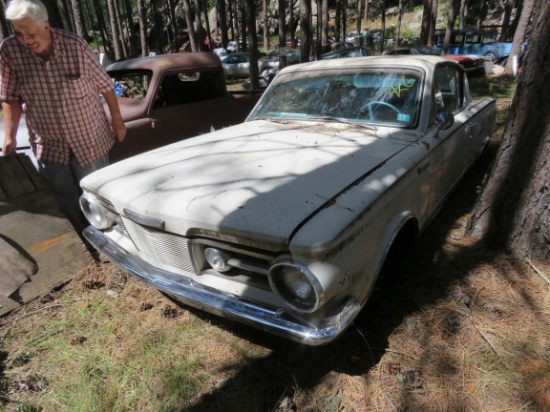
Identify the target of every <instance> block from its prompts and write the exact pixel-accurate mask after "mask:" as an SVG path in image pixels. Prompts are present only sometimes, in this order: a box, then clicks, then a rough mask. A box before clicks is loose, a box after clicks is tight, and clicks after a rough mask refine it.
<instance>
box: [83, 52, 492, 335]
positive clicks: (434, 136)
mask: <svg viewBox="0 0 550 412" xmlns="http://www.w3.org/2000/svg"><path fill="white" fill-rule="evenodd" d="M346 82H347V84H344V83H346ZM334 85H338V86H341V87H340V88H339V89H336V88H334V87H333V86H334ZM352 88H356V90H352ZM453 88H454V89H453ZM287 89H288V91H289V92H292V93H290V94H287ZM319 89H321V90H325V91H326V93H325V94H324V95H322V94H314V96H316V97H315V99H314V100H312V101H311V102H310V103H308V102H307V101H306V100H304V96H306V94H307V93H310V92H316V91H318V90H319ZM414 90H416V91H414ZM363 92H368V93H373V92H376V106H383V107H384V106H385V101H383V100H382V99H384V98H388V99H390V98H391V99H392V100H391V101H392V102H393V103H392V104H394V105H396V106H395V107H396V109H397V110H398V112H399V113H393V112H391V110H393V109H391V110H390V109H388V110H390V112H389V113H390V114H391V113H393V114H391V116H390V118H389V119H388V118H386V117H385V115H382V113H384V110H385V109H383V108H379V109H377V110H374V109H373V111H372V112H371V111H369V113H368V117H367V118H366V119H365V118H363V117H362V114H361V110H358V108H357V106H354V105H353V104H351V103H352V101H351V97H352V96H354V97H356V98H360V99H363V96H364V95H363V94H359V93H363ZM338 93H340V94H338ZM292 96H294V97H292ZM333 97H336V98H337V99H336V100H338V101H339V102H340V107H339V109H341V110H344V108H347V107H349V108H350V110H351V112H347V114H346V113H342V112H341V113H340V115H341V116H344V117H333V116H331V113H332V110H333V109H334V108H333V107H332V106H331V107H329V106H328V105H325V104H324V102H325V100H326V101H329V100H330V99H331V98H333ZM409 97H414V100H412V101H413V102H415V103H414V104H415V105H417V106H415V108H414V110H416V111H417V112H418V113H419V115H418V118H416V117H415V119H416V120H414V121H413V119H412V118H411V119H409V118H407V121H401V122H400V121H397V122H396V121H394V120H391V117H395V118H397V119H398V120H399V119H403V118H404V117H406V116H405V113H409V112H405V111H404V110H408V109H409V108H410V107H409V106H407V105H406V104H407V102H409V100H408V98H409ZM293 98H294V99H295V100H292V99H293ZM398 98H399V99H398ZM401 98H403V99H402V100H400V99H401ZM401 103H403V104H405V105H404V106H398V105H399V104H401ZM355 104H356V103H355ZM292 108H294V109H292ZM319 110H320V111H319ZM378 110H380V112H378ZM414 112H415V111H412V112H410V113H414ZM375 113H376V114H375ZM436 114H437V116H440V115H441V119H442V121H441V122H438V121H436V119H437V118H438V117H437V116H436ZM345 116H347V117H345ZM411 116H412V115H411ZM445 119H447V120H445ZM444 125H445V126H444ZM494 125H495V103H494V100H492V99H482V100H480V101H472V100H471V99H470V96H469V93H468V85H467V78H466V76H465V74H464V71H463V69H462V68H461V67H460V66H459V65H458V64H456V63H454V62H452V61H449V60H447V59H443V58H440V57H435V56H420V57H404V56H387V57H386V56H382V57H379V56H377V57H375V58H370V57H364V58H361V57H358V58H355V59H347V60H342V59H335V60H327V61H319V62H313V63H304V64H300V65H294V66H291V67H288V68H285V69H284V70H282V71H281V73H280V74H279V75H278V76H277V77H276V78H275V80H274V81H273V83H272V84H271V85H270V86H269V87H268V90H267V91H266V92H265V94H264V95H263V97H262V98H261V100H260V101H259V103H258V105H257V106H256V107H255V109H254V111H253V112H252V113H251V114H250V115H249V116H248V118H247V120H246V122H245V123H243V124H241V125H237V126H233V127H230V128H227V129H223V130H220V131H217V132H214V133H210V134H207V135H203V136H198V137H195V138H192V139H187V140H185V141H182V142H178V143H175V144H172V145H169V146H166V147H162V148H159V149H156V150H154V151H152V152H149V153H145V154H142V155H139V156H136V157H134V158H131V159H127V160H125V161H123V162H120V163H118V164H115V165H112V166H109V167H108V168H106V169H103V170H100V171H98V172H96V173H93V174H91V175H89V176H87V177H86V178H85V179H83V180H82V182H81V184H82V187H83V189H84V191H85V197H86V199H88V200H86V199H85V200H84V201H85V202H97V203H99V204H100V205H101V207H100V208H103V209H102V210H105V211H107V210H108V211H109V212H108V214H110V216H112V217H111V218H110V219H111V221H110V222H111V223H109V225H107V226H106V227H104V228H94V227H90V228H88V229H87V230H86V231H85V236H86V237H87V238H88V239H89V240H90V242H92V244H94V245H95V246H96V247H97V248H98V249H99V250H101V251H102V252H104V253H105V254H106V255H107V256H108V257H109V258H110V259H111V260H112V261H113V262H114V263H116V264H117V265H119V266H121V267H122V268H124V269H125V270H127V271H129V272H130V273H132V274H134V275H135V276H137V277H138V278H139V279H141V280H143V281H145V282H147V283H149V284H151V285H153V286H155V287H158V288H159V289H160V290H163V291H164V292H166V293H168V294H170V295H171V296H173V297H174V298H176V299H179V300H180V301H182V302H184V303H186V304H189V305H191V306H194V307H198V308H201V309H203V310H206V311H208V312H211V313H215V314H218V315H222V316H226V317H228V318H231V319H234V320H238V321H240V322H243V323H246V324H249V325H252V326H255V327H257V328H260V329H262V330H266V331H268V332H271V333H274V334H276V335H279V336H283V337H285V338H289V339H294V340H297V341H300V342H303V343H306V344H310V345H319V344H325V343H328V342H331V341H333V340H334V339H336V338H337V337H338V336H340V335H341V334H342V332H343V331H344V330H345V329H346V328H347V327H348V326H349V325H350V324H351V322H352V321H353V319H354V318H355V316H357V314H358V313H359V311H360V310H361V308H362V307H363V306H364V305H365V302H366V301H367V299H368V297H369V296H370V294H371V292H372V290H373V287H374V284H375V282H376V279H377V277H378V275H379V273H380V270H381V267H382V265H383V263H384V262H385V259H386V256H387V255H388V252H389V250H390V249H391V248H392V247H393V243H394V240H395V239H396V238H398V237H399V236H401V235H402V234H403V233H405V232H406V233H409V234H411V235H412V234H420V233H422V232H423V231H424V229H425V228H426V227H427V225H428V224H429V223H430V222H431V221H432V220H433V218H434V216H435V215H436V213H437V212H438V211H439V210H440V209H441V207H443V204H444V201H445V199H446V198H447V197H448V195H449V194H450V193H451V191H452V189H453V188H454V187H455V186H456V184H457V183H458V182H459V181H460V178H461V177H462V176H463V175H464V173H465V172H466V171H467V170H468V167H469V166H470V165H471V164H472V163H473V162H474V161H475V159H476V158H477V157H478V156H479V154H480V153H481V151H482V149H483V147H484V146H485V144H486V143H487V141H488V139H489V136H490V135H491V133H492V132H493V130H494ZM90 199H91V200H90ZM84 204H86V203H84ZM85 209H86V208H85ZM106 213H107V212H106ZM113 216H114V217H113ZM409 240H410V241H412V240H413V239H409ZM212 253H214V256H218V254H220V253H221V255H219V256H218V257H217V258H216V259H214V260H209V259H210V258H209V257H208V256H212ZM220 259H221V260H220ZM215 262H218V263H219V262H224V263H223V265H222V266H220V268H219V270H217V269H214V266H212V265H214V264H218V263H215ZM284 279H286V280H284ZM304 279H307V280H304ZM286 282H289V283H288V284H287V283H286ZM304 282H305V284H307V286H304V287H305V289H301V287H300V288H297V289H296V291H295V292H294V291H292V290H293V289H292V288H293V286H289V285H295V284H296V285H302V284H304ZM300 290H307V291H308V292H307V293H308V295H307V297H304V298H302V297H301V296H302V295H300V293H301V292H300ZM289 293H290V295H289ZM293 293H297V294H298V295H297V296H299V297H293V296H294V295H293ZM302 299H304V300H302ZM302 302H305V303H302ZM302 304H303V305H304V306H300V305H302Z"/></svg>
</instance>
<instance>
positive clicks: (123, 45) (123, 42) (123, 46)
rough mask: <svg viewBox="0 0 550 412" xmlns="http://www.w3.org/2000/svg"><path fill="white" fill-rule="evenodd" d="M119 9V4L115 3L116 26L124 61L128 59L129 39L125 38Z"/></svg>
mask: <svg viewBox="0 0 550 412" xmlns="http://www.w3.org/2000/svg"><path fill="white" fill-rule="evenodd" d="M118 7H119V2H118V1H117V2H115V1H113V11H114V12H115V25H116V28H117V33H118V42H119V44H120V46H121V48H120V50H121V51H122V58H123V59H124V58H126V56H128V48H127V44H128V43H129V41H128V40H127V39H128V38H127V37H126V36H125V33H124V30H123V28H122V19H121V18H120V13H119V10H118ZM113 33H114V32H113Z"/></svg>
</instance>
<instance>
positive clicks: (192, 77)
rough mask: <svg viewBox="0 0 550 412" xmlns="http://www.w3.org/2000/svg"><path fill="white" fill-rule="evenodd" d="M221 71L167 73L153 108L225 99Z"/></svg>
mask: <svg viewBox="0 0 550 412" xmlns="http://www.w3.org/2000/svg"><path fill="white" fill-rule="evenodd" d="M226 94H227V91H226V88H225V80H224V77H223V71H222V70H221V69H220V70H214V71H205V72H187V71H186V72H179V73H167V74H166V75H165V76H164V77H163V79H162V83H161V85H160V88H159V89H158V93H157V96H156V99H155V103H154V106H153V108H154V109H159V108H163V107H173V106H180V105H183V104H188V103H195V102H200V101H204V100H209V99H217V98H222V97H226Z"/></svg>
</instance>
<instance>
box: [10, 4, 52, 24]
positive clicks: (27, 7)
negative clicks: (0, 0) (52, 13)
mask: <svg viewBox="0 0 550 412" xmlns="http://www.w3.org/2000/svg"><path fill="white" fill-rule="evenodd" d="M4 13H5V16H6V20H20V19H23V18H25V17H28V18H30V19H32V20H34V21H36V22H37V23H38V24H43V23H45V22H47V21H48V10H47V9H46V6H44V4H43V3H42V2H41V1H40V0H10V1H9V2H8V4H7V5H6V9H5V11H4Z"/></svg>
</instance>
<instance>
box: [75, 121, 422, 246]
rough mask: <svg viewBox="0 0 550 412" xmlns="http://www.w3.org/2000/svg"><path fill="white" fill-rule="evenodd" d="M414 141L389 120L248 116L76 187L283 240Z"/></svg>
mask: <svg viewBox="0 0 550 412" xmlns="http://www.w3.org/2000/svg"><path fill="white" fill-rule="evenodd" d="M400 133H403V132H402V131H401V132H400ZM400 136H402V135H401V134H400ZM413 140H414V138H410V137H409V138H408V139H403V138H400V139H397V138H390V137H389V131H388V129H378V130H377V131H372V130H367V129H365V128H358V127H353V126H347V125H343V124H327V123H321V124H315V123H306V122H298V123H292V124H280V123H274V122H266V121H251V122H246V123H243V124H241V125H237V126H233V127H230V128H227V129H223V130H220V131H217V132H213V133H210V134H207V135H203V136H199V137H196V138H192V139H187V140H184V141H181V142H178V143H175V144H172V145H169V146H165V147H163V148H160V149H156V150H154V151H151V152H147V153H144V154H141V155H138V156H135V157H132V158H130V159H126V160H124V161H121V162H118V163H116V164H114V165H111V166H109V167H107V168H105V169H103V170H100V171H98V172H96V173H94V174H92V175H90V176H88V177H86V178H85V179H84V180H83V181H82V186H83V187H84V188H85V189H87V190H92V191H95V192H96V193H98V194H99V195H100V196H101V197H104V198H106V199H108V200H109V201H110V202H112V203H113V205H114V206H115V207H116V209H117V211H118V212H119V213H122V212H123V210H124V209H125V208H126V209H129V210H131V211H132V212H136V213H139V214H143V215H146V216H152V217H156V218H159V219H161V220H163V221H164V222H165V230H167V231H169V232H173V233H179V234H182V235H187V236H192V235H196V234H203V235H204V234H208V233H214V232H215V233H221V234H222V237H223V238H226V239H228V238H230V237H231V236H238V237H239V238H240V239H242V238H246V239H248V241H249V242H250V243H251V244H253V243H254V242H259V241H261V242H262V244H263V245H265V244H266V243H265V242H268V243H269V244H271V245H272V247H284V245H286V244H287V242H288V239H289V238H290V237H291V235H292V233H293V231H295V229H296V228H297V227H298V226H299V225H300V223H302V222H303V221H304V220H305V219H306V218H308V216H310V215H311V214H312V213H315V211H316V210H318V209H319V208H321V207H323V206H324V205H326V204H327V203H328V202H330V201H331V199H332V198H334V197H335V196H337V195H338V194H339V193H340V192H341V191H342V190H344V189H345V188H346V187H348V186H349V185H351V184H353V183H354V182H356V181H357V179H361V178H362V177H365V176H367V175H368V173H369V171H371V170H372V169H373V168H378V167H380V166H381V165H383V163H384V161H385V160H386V159H387V158H389V157H391V156H393V155H395V154H396V153H398V152H399V151H401V150H402V149H404V148H405V147H406V146H408V145H410V144H411V141H413Z"/></svg>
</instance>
